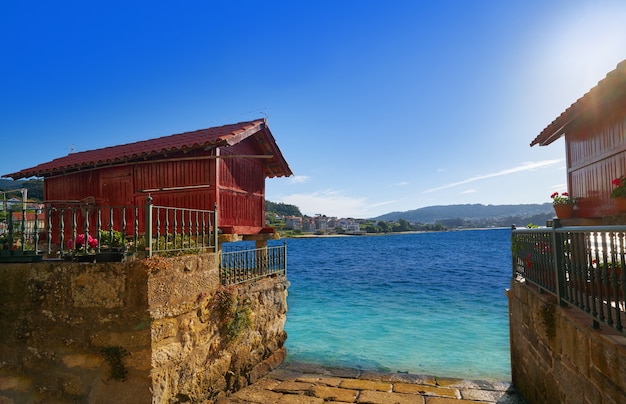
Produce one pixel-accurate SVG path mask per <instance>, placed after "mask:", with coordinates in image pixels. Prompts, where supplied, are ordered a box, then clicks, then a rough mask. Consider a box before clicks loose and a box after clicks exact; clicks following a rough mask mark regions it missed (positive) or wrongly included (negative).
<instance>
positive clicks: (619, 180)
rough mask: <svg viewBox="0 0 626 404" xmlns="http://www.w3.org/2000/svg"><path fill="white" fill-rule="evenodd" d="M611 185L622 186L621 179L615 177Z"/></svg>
mask: <svg viewBox="0 0 626 404" xmlns="http://www.w3.org/2000/svg"><path fill="white" fill-rule="evenodd" d="M613 185H615V186H616V187H621V186H622V179H621V178H615V179H614V180H613Z"/></svg>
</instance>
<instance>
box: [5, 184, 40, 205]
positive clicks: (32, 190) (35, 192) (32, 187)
mask: <svg viewBox="0 0 626 404" xmlns="http://www.w3.org/2000/svg"><path fill="white" fill-rule="evenodd" d="M21 188H26V189H28V199H33V200H38V201H42V200H43V180H42V179H31V180H26V181H24V180H19V181H13V180H7V179H0V190H4V191H10V190H16V192H17V191H19V189H21Z"/></svg>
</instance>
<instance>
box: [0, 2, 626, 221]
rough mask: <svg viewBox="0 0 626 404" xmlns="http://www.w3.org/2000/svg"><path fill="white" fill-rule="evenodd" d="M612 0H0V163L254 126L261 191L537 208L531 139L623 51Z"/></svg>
mask: <svg viewBox="0 0 626 404" xmlns="http://www.w3.org/2000/svg"><path fill="white" fill-rule="evenodd" d="M623 21H626V2H623V1H577V0H573V1H572V0H569V1H549V2H546V1H432V2H426V1H417V0H415V1H393V0H387V1H315V2H312V1H291V2H286V1H284V2H279V1H269V0H266V1H237V2H235V1H233V2H217V1H183V2H160V1H149V2H148V1H146V2H140V1H135V2H128V1H124V2H117V1H107V2H85V1H80V2H78V1H77V2H68V1H58V2H48V1H46V2H43V1H40V2H38V1H34V2H22V1H10V2H9V1H5V2H2V3H1V4H0V49H1V53H0V58H1V59H0V89H1V94H2V97H0V114H1V115H0V135H1V137H2V143H3V151H4V153H3V155H4V158H3V159H2V163H1V164H0V174H6V173H11V172H15V171H18V170H20V169H23V168H27V167H31V166H34V165H37V164H40V163H43V162H47V161H50V160H52V159H54V158H57V157H60V156H64V155H66V154H67V153H69V152H70V151H71V150H72V148H73V149H74V150H76V151H81V150H89V149H94V148H100V147H105V146H111V145H115V144H120V143H127V142H132V141H137V140H144V139H149V138H154V137H159V136H165V135H169V134H173V133H180V132H185V131H190V130H195V129H201V128H207V127H211V126H219V125H222V124H228V123H234V122H240V121H247V120H252V119H256V118H260V117H264V116H266V115H267V117H268V122H269V126H270V128H271V130H272V132H273V134H274V136H275V138H276V140H277V142H278V145H279V147H280V148H281V150H282V151H283V154H284V156H285V158H286V159H287V161H288V162H289V164H290V166H291V168H292V170H293V172H294V174H295V175H294V176H293V177H290V178H280V179H275V178H274V179H268V180H267V183H266V184H267V185H266V194H267V195H266V196H267V199H269V200H271V201H274V202H285V203H290V204H295V205H297V206H299V207H300V208H301V210H302V212H303V213H305V214H309V215H314V214H318V213H319V214H326V215H329V216H344V217H373V216H377V215H380V214H384V213H387V212H391V211H405V210H411V209H417V208H420V207H424V206H430V205H449V204H457V203H483V204H514V203H543V202H548V201H549V200H550V199H549V196H550V194H551V193H552V192H554V191H563V190H565V181H566V174H565V160H564V158H565V156H564V145H563V142H562V141H558V142H556V143H554V144H552V145H550V146H548V147H537V146H535V147H533V148H530V147H529V143H530V141H531V140H532V139H534V137H535V136H536V135H537V134H538V133H539V132H540V131H541V130H542V129H543V128H545V127H546V126H547V125H548V124H549V123H550V122H551V121H552V120H553V119H555V118H556V117H557V116H558V115H559V114H560V113H561V112H563V111H564V110H565V109H566V108H567V107H568V106H569V105H571V104H572V103H573V102H574V101H576V99H578V98H579V97H581V96H582V95H583V94H584V93H586V92H587V91H588V90H589V89H590V88H592V87H593V86H595V85H596V84H597V82H598V81H599V80H601V79H602V78H604V77H605V75H606V73H607V72H609V71H610V70H613V69H614V68H615V66H616V65H617V63H619V62H620V61H621V60H623V59H626V51H625V50H626V24H624V23H623Z"/></svg>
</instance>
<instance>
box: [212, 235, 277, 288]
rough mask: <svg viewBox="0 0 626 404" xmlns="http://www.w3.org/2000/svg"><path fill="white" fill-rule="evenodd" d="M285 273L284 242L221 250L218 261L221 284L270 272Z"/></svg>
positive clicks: (263, 275)
mask: <svg viewBox="0 0 626 404" xmlns="http://www.w3.org/2000/svg"><path fill="white" fill-rule="evenodd" d="M286 273H287V244H286V243H283V245H282V246H273V247H263V248H255V249H241V250H232V251H222V257H221V263H220V282H221V283H222V285H235V284H238V283H243V282H247V281H252V280H255V279H259V278H262V277H265V276H268V275H272V274H280V275H285V274H286Z"/></svg>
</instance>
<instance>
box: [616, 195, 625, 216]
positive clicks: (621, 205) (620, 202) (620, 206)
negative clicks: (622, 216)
mask: <svg viewBox="0 0 626 404" xmlns="http://www.w3.org/2000/svg"><path fill="white" fill-rule="evenodd" d="M613 203H614V206H615V209H617V211H618V212H620V213H624V212H626V198H624V197H621V196H620V197H617V198H613Z"/></svg>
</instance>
